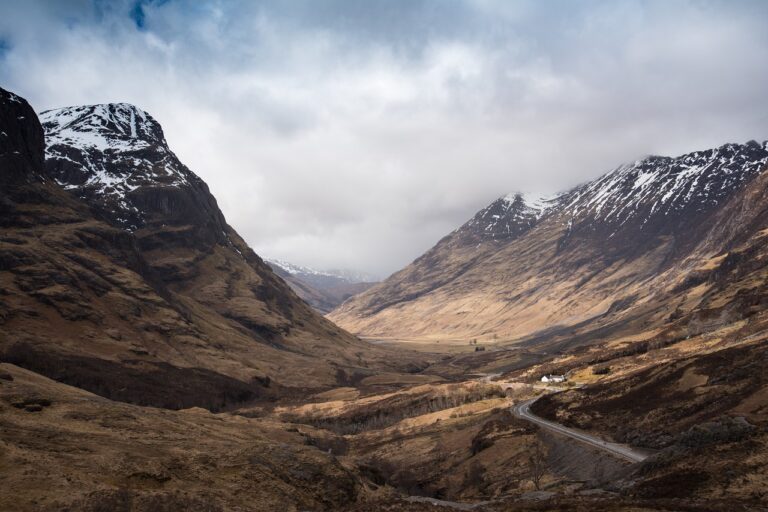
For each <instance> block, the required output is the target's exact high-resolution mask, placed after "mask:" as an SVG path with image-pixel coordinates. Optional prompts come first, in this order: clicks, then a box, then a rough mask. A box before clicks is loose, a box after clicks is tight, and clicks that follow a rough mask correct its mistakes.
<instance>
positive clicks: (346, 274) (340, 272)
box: [264, 258, 378, 283]
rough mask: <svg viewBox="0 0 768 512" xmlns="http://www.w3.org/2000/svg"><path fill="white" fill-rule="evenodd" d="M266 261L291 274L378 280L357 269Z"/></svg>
mask: <svg viewBox="0 0 768 512" xmlns="http://www.w3.org/2000/svg"><path fill="white" fill-rule="evenodd" d="M264 261H266V262H267V263H269V265H270V266H271V267H272V268H275V266H277V267H280V268H281V269H283V270H284V271H285V272H287V273H289V274H292V275H294V276H299V277H304V278H308V277H312V276H316V277H329V278H335V279H340V280H342V281H345V282H347V283H372V282H375V281H378V279H377V278H376V277H374V276H373V275H371V274H366V273H365V272H358V271H356V270H347V269H330V270H318V269H315V268H312V267H306V266H303V265H296V264H294V263H291V262H289V261H285V260H281V259H271V258H267V259H265V260H264Z"/></svg>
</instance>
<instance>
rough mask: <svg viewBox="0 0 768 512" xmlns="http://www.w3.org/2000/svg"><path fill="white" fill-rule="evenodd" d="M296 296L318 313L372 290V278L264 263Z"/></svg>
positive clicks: (352, 273)
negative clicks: (369, 289)
mask: <svg viewBox="0 0 768 512" xmlns="http://www.w3.org/2000/svg"><path fill="white" fill-rule="evenodd" d="M266 261H267V264H269V266H270V267H271V268H272V270H274V271H275V273H276V274H277V275H279V276H280V277H282V278H283V280H284V281H285V282H286V283H288V285H289V286H290V287H291V288H292V289H293V291H294V292H296V294H297V295H298V296H299V297H301V298H302V299H304V300H305V301H306V302H307V303H308V304H309V305H310V306H312V307H313V308H315V309H316V310H318V311H320V312H321V313H323V314H325V313H329V312H330V311H332V310H333V309H335V308H336V307H338V306H339V305H340V304H341V303H342V302H344V301H345V300H347V299H349V298H350V297H352V296H354V295H357V294H359V293H362V292H364V291H365V290H367V289H368V288H370V287H372V286H374V285H375V284H376V283H375V282H374V279H373V277H371V276H368V275H364V274H359V273H355V272H348V271H347V272H345V271H320V270H315V269H312V268H308V267H302V266H299V265H293V264H291V263H288V262H285V261H280V260H266Z"/></svg>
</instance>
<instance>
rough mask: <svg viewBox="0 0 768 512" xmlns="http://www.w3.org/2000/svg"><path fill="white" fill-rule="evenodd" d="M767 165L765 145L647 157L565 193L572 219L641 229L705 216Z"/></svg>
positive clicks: (727, 147)
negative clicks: (686, 215)
mask: <svg viewBox="0 0 768 512" xmlns="http://www.w3.org/2000/svg"><path fill="white" fill-rule="evenodd" d="M766 164H768V142H764V143H762V144H759V143H757V142H755V141H750V142H747V143H746V144H725V145H723V146H721V147H719V148H715V149H709V150H706V151H696V152H693V153H688V154H685V155H682V156H679V157H676V158H671V157H662V156H650V157H648V158H644V159H642V160H638V161H636V162H634V163H631V164H627V165H622V166H620V167H618V168H617V169H615V170H613V171H611V172H609V173H607V174H605V175H604V176H602V177H601V178H598V179H597V180H595V181H593V182H591V183H587V184H586V185H584V186H582V187H579V188H577V189H575V190H574V191H572V192H571V193H570V194H568V197H567V199H566V201H565V204H564V209H565V211H566V212H568V214H569V215H571V217H573V218H574V219H575V220H577V221H578V220H580V219H587V218H588V219H589V220H590V222H593V223H595V222H599V223H602V224H604V225H607V226H611V227H614V228H615V227H616V226H621V225H622V224H625V223H627V222H630V221H635V222H640V224H641V227H643V226H645V225H646V224H649V223H651V224H652V223H653V221H654V220H663V221H664V222H668V221H669V218H670V217H672V216H675V215H679V214H681V213H693V212H703V211H706V210H709V209H711V208H716V207H717V206H718V205H720V204H722V203H723V202H724V201H726V200H727V199H728V198H729V197H730V196H731V194H732V193H733V192H734V190H737V189H738V188H740V187H742V186H743V185H744V184H745V183H747V182H749V181H750V180H752V179H753V178H754V177H755V176H756V175H757V174H759V173H760V172H761V171H762V170H763V169H764V168H765V166H766Z"/></svg>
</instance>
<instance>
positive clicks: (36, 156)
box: [0, 91, 380, 409]
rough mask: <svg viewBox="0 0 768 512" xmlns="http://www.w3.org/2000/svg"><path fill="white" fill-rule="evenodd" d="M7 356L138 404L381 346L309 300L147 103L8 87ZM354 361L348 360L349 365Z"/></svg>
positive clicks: (273, 390) (173, 400)
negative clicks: (52, 107) (230, 211)
mask: <svg viewBox="0 0 768 512" xmlns="http://www.w3.org/2000/svg"><path fill="white" fill-rule="evenodd" d="M0 102H1V105H0V106H1V107H2V108H1V109H0V112H2V117H0V122H1V124H0V133H2V134H4V135H0V151H2V154H1V155H0V158H1V159H2V160H0V163H2V176H3V183H2V187H1V188H0V196H1V197H0V208H2V209H3V215H2V224H3V231H2V237H1V238H0V290H2V293H1V294H0V323H1V324H2V329H0V357H2V359H3V360H6V361H8V362H12V363H15V364H18V365H20V366H24V367H27V368H29V369H32V370H34V371H37V372H39V373H42V374H44V375H46V376H49V377H52V378H54V379H57V380H60V381H62V382H65V383H69V384H74V385H76V386H79V387H82V388H85V389H88V390H90V391H94V392H96V393H98V394H102V395H104V396H107V397H110V398H114V399H117V400H122V401H128V402H133V403H138V404H148V405H157V406H162V407H171V408H180V407H190V406H193V405H201V406H203V407H209V408H214V409H219V408H222V407H226V406H228V405H229V404H234V403H241V402H243V401H247V400H253V399H256V398H259V397H267V396H270V395H272V394H279V393H284V392H286V390H287V389H288V388H291V387H317V386H328V385H332V384H334V383H335V382H336V380H337V375H339V372H340V371H341V370H344V371H345V372H346V375H349V374H353V373H354V372H356V371H363V372H364V371H366V369H365V368H364V367H365V366H368V365H376V364H378V363H377V362H376V361H374V360H375V359H376V358H377V357H379V356H380V354H379V356H377V354H378V352H377V351H376V350H373V351H370V352H366V354H370V355H371V357H370V358H367V359H366V358H363V357H362V356H361V354H362V353H363V352H364V351H365V350H366V348H367V344H363V343H362V342H360V341H359V340H357V339H356V338H354V337H353V336H351V335H349V334H348V333H346V332H345V331H343V330H341V329H339V328H337V327H336V326H335V325H333V324H332V323H330V322H328V321H327V320H325V319H324V318H322V317H321V316H319V315H318V314H317V313H315V312H314V311H313V310H312V309H311V308H310V307H309V306H307V305H306V304H305V303H304V302H303V301H301V300H300V299H299V298H298V297H297V296H296V295H295V294H294V293H293V292H292V291H291V290H290V288H289V287H288V286H287V285H286V284H285V283H284V282H283V281H282V280H281V279H280V278H278V277H277V276H276V275H275V274H274V273H273V272H272V271H271V270H270V269H269V267H268V266H267V265H266V264H264V262H263V261H262V260H261V259H260V258H259V257H258V256H257V255H256V254H254V253H253V251H251V250H250V248H249V247H248V246H247V244H245V242H244V241H243V240H242V239H241V238H240V237H239V236H238V235H237V233H236V232H235V231H234V230H233V229H232V228H231V227H230V226H228V225H227V223H226V221H225V220H224V217H223V215H222V214H221V212H220V211H219V209H218V207H217V206H216V201H215V199H214V198H213V197H212V196H211V194H210V193H209V191H208V188H207V187H206V186H205V184H204V183H203V182H202V180H200V179H199V178H198V177H197V176H195V175H194V174H193V173H192V172H191V171H189V170H188V169H187V168H186V167H184V166H183V165H182V164H181V163H180V162H179V161H178V159H177V158H176V157H175V155H173V153H172V152H171V151H170V150H169V149H168V147H167V144H166V143H165V141H164V139H163V136H162V130H161V129H160V127H159V125H158V124H157V123H156V122H155V121H154V120H152V118H151V117H150V116H149V115H148V114H145V113H143V112H141V111H140V110H139V109H136V108H135V107H130V106H127V105H121V104H119V105H104V106H93V107H77V108H70V109H62V110H61V111H55V112H53V111H49V112H47V113H45V114H44V115H43V121H44V126H45V129H46V130H47V132H48V133H47V134H46V136H47V137H50V141H49V147H48V149H47V151H48V159H47V162H45V163H44V151H45V147H44V145H43V129H42V128H41V125H40V123H39V122H38V119H37V116H36V115H35V113H34V112H33V110H32V109H31V108H30V107H29V105H28V104H27V103H26V102H24V101H23V100H21V99H20V98H18V97H17V96H15V95H13V94H11V93H9V92H7V91H0ZM342 373H344V372H342Z"/></svg>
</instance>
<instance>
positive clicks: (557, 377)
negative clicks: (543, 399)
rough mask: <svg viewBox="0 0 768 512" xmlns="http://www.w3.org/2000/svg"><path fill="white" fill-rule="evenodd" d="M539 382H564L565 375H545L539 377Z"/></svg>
mask: <svg viewBox="0 0 768 512" xmlns="http://www.w3.org/2000/svg"><path fill="white" fill-rule="evenodd" d="M541 382H547V383H550V382H554V383H558V382H565V375H545V376H543V377H542V378H541Z"/></svg>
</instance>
